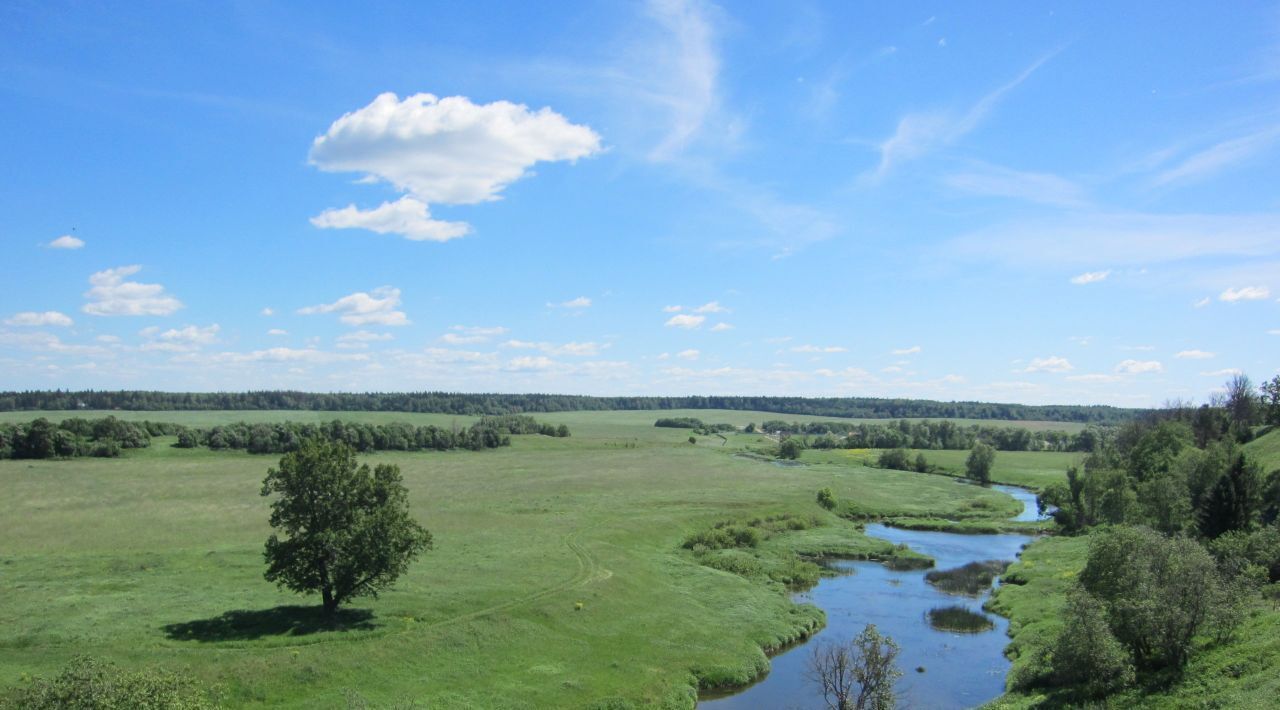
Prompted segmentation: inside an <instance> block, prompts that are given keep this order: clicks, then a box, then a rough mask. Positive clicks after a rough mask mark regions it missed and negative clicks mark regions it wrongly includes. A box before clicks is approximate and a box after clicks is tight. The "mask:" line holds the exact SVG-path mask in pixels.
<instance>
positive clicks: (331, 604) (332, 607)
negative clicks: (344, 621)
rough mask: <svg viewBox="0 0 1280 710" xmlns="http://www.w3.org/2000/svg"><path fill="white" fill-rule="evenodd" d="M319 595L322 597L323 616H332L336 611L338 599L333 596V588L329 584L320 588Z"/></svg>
mask: <svg viewBox="0 0 1280 710" xmlns="http://www.w3.org/2000/svg"><path fill="white" fill-rule="evenodd" d="M320 597H321V598H322V599H324V614H325V616H333V615H334V614H335V613H336V612H337V611H338V600H337V599H334V598H333V590H332V589H331V588H330V587H329V585H327V584H326V585H324V586H322V587H321V588H320Z"/></svg>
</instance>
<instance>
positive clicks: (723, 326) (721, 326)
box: [711, 323, 733, 333]
mask: <svg viewBox="0 0 1280 710" xmlns="http://www.w3.org/2000/svg"><path fill="white" fill-rule="evenodd" d="M726 330H733V325H731V324H729V323H716V324H715V325H713V326H711V332H712V333H723V332H724V331H726Z"/></svg>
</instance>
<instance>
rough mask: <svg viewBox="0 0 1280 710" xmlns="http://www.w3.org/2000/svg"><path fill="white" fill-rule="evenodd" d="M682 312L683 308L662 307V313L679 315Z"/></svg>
mask: <svg viewBox="0 0 1280 710" xmlns="http://www.w3.org/2000/svg"><path fill="white" fill-rule="evenodd" d="M682 310H684V306H663V307H662V312H663V313H679V312H680V311H682Z"/></svg>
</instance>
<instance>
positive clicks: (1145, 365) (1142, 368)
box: [1116, 360, 1164, 375]
mask: <svg viewBox="0 0 1280 710" xmlns="http://www.w3.org/2000/svg"><path fill="white" fill-rule="evenodd" d="M1116 372H1120V373H1124V374H1126V375H1141V374H1143V373H1148V372H1164V365H1161V364H1160V362H1159V361H1158V360H1124V361H1121V362H1120V364H1118V365H1116Z"/></svg>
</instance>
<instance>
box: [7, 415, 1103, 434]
mask: <svg viewBox="0 0 1280 710" xmlns="http://www.w3.org/2000/svg"><path fill="white" fill-rule="evenodd" d="M530 414H531V415H532V416H534V417H536V418H537V419H540V420H541V419H545V420H548V421H554V422H556V423H557V424H558V423H560V422H561V421H566V422H570V423H572V422H583V421H590V415H591V414H605V415H607V417H606V418H607V420H608V421H609V422H610V423H611V424H614V425H622V424H628V425H633V426H638V427H643V426H652V425H653V422H654V420H656V419H658V418H661V417H697V418H698V419H701V420H702V421H704V422H706V423H727V424H736V425H738V426H745V425H747V424H748V423H751V422H754V423H756V424H759V423H761V422H763V421H767V420H770V419H781V420H783V421H788V422H833V421H842V422H867V423H870V424H884V423H886V422H888V421H889V420H887V419H846V418H842V417H821V416H813V415H808V414H778V413H776V412H747V411H737V410H727V409H663V410H644V409H640V410H630V411H617V412H594V413H593V412H530ZM108 415H111V416H114V417H117V418H119V419H127V420H141V419H151V420H153V421H163V422H178V423H180V424H187V425H189V426H213V425H214V424H227V423H229V422H240V421H244V422H278V421H285V420H289V421H295V422H327V421H331V420H333V419H345V420H350V421H362V422H376V423H385V422H411V423H413V424H418V425H424V424H436V425H437V426H439V425H446V426H447V425H448V424H450V423H452V422H459V423H465V422H469V421H472V420H473V419H474V417H462V416H457V415H453V414H414V413H411V412H311V411H298V410H289V411H254V410H230V411H224V410H210V411H193V412H184V411H174V412H129V411H115V410H93V409H90V410H78V411H30V412H0V422H29V421H31V420H32V419H35V418H36V417H46V418H48V419H50V420H52V421H55V422H57V421H62V420H63V419H66V418H68V417H85V418H97V417H105V416H108ZM951 421H953V422H955V423H957V424H961V425H969V424H988V425H992V426H1016V427H1024V428H1026V429H1030V430H1032V431H1067V432H1072V433H1075V432H1078V431H1082V430H1083V429H1084V425H1083V424H1076V423H1072V422H1039V421H1004V420H995V419H952V420H951Z"/></svg>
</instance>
